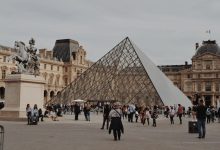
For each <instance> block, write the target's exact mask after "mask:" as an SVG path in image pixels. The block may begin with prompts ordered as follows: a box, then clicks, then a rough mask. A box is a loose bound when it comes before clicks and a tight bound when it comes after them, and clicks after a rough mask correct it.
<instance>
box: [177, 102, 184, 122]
mask: <svg viewBox="0 0 220 150" xmlns="http://www.w3.org/2000/svg"><path fill="white" fill-rule="evenodd" d="M177 115H178V117H179V120H180V124H182V115H183V106H181V105H180V104H178V110H177Z"/></svg>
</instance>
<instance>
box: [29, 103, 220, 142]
mask: <svg viewBox="0 0 220 150" xmlns="http://www.w3.org/2000/svg"><path fill="white" fill-rule="evenodd" d="M99 110H102V113H103V123H102V126H101V129H102V130H103V129H104V128H105V126H106V129H107V130H108V132H109V134H111V133H112V131H113V136H114V140H115V141H117V140H120V139H121V133H124V127H123V124H122V120H126V119H127V121H128V122H129V123H133V122H135V123H138V122H140V123H142V124H143V125H145V124H146V123H147V126H150V125H152V126H153V127H157V119H158V117H159V115H160V116H162V115H164V117H165V118H169V120H170V124H171V125H173V124H174V122H175V119H174V118H175V117H177V118H178V120H179V124H180V125H181V124H182V123H183V121H182V117H186V116H188V117H189V118H193V119H194V120H197V124H198V131H199V138H205V134H206V128H205V124H206V123H207V124H209V123H210V122H215V121H216V120H217V119H216V118H218V122H219V123H220V108H215V107H206V106H205V105H204V103H203V101H202V100H201V101H200V103H199V105H197V106H193V107H189V108H188V109H187V111H186V109H185V107H183V106H182V105H181V104H178V105H174V106H165V107H158V106H156V105H155V106H151V107H150V106H138V105H137V104H129V105H121V104H120V103H119V102H116V103H110V102H105V103H102V104H100V103H98V104H96V105H91V104H90V103H87V102H86V103H78V102H75V103H74V104H71V105H60V104H52V105H50V106H47V107H46V110H45V112H44V114H43V112H42V110H41V109H38V108H37V105H36V104H35V105H34V107H33V108H31V107H30V105H29V104H27V107H26V112H27V118H28V124H34V123H35V120H37V121H36V122H39V119H40V118H41V121H43V118H44V117H48V118H51V119H52V120H53V121H57V120H58V119H57V117H58V116H62V115H67V114H69V115H72V114H74V115H75V120H79V114H82V113H83V114H84V117H85V120H86V121H90V112H91V111H93V112H94V113H97V114H98V111H99ZM151 120H152V122H151ZM36 124H37V123H36Z"/></svg>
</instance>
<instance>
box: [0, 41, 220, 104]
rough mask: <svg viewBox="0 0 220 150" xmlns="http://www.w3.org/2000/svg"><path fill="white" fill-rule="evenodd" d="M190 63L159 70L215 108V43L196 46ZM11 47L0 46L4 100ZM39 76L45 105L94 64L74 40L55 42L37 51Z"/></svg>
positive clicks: (219, 89)
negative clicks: (52, 45)
mask: <svg viewBox="0 0 220 150" xmlns="http://www.w3.org/2000/svg"><path fill="white" fill-rule="evenodd" d="M195 49H196V52H195V55H194V56H192V63H191V64H188V63H187V62H185V64H183V65H164V66H159V68H160V69H161V70H162V71H163V72H164V73H165V74H166V75H167V77H168V78H169V79H170V80H171V81H172V82H173V83H174V85H176V86H177V87H178V88H179V89H180V90H181V91H183V93H185V95H186V96H187V97H188V98H189V99H191V100H192V101H196V100H198V99H203V100H205V103H206V105H213V106H217V104H219V99H220V47H219V46H218V44H217V42H216V41H215V40H208V41H203V42H202V43H201V44H199V43H196V44H195ZM13 53H15V49H14V48H10V47H6V46H2V45H0V98H1V99H4V95H5V83H4V79H5V77H6V76H7V75H8V74H11V73H12V72H13V71H16V64H15V61H9V62H8V61H7V57H9V56H10V55H11V54H13ZM38 55H39V57H40V76H42V77H43V78H44V79H45V82H46V84H45V88H44V102H45V103H46V102H47V101H48V100H50V99H51V98H53V97H54V96H55V95H57V94H58V92H60V91H61V90H62V89H63V88H64V87H66V86H67V85H68V84H69V83H71V82H72V81H73V80H74V79H75V78H77V76H79V75H81V73H83V72H84V71H85V70H86V69H87V68H88V67H90V66H91V65H92V64H93V62H91V61H89V60H87V59H86V51H85V50H84V49H83V47H82V46H80V45H79V43H78V42H77V41H75V40H71V39H61V40H56V42H55V45H54V48H53V50H47V49H39V54H38Z"/></svg>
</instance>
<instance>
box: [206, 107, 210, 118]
mask: <svg viewBox="0 0 220 150" xmlns="http://www.w3.org/2000/svg"><path fill="white" fill-rule="evenodd" d="M206 115H207V116H209V115H211V111H210V109H209V108H208V109H207V110H206Z"/></svg>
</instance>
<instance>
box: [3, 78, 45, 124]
mask: <svg viewBox="0 0 220 150" xmlns="http://www.w3.org/2000/svg"><path fill="white" fill-rule="evenodd" d="M5 84H6V85H5V107H4V108H3V109H2V110H1V111H0V116H1V120H2V118H8V119H9V120H11V119H12V118H14V119H16V118H17V119H18V118H26V105H27V104H30V106H31V108H33V106H34V104H37V106H38V109H39V108H41V109H42V108H43V102H44V97H43V95H44V84H45V80H44V79H43V78H42V77H39V76H36V77H35V76H34V75H26V74H12V75H8V76H7V77H6V79H5ZM10 118H11V119H10Z"/></svg>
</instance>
